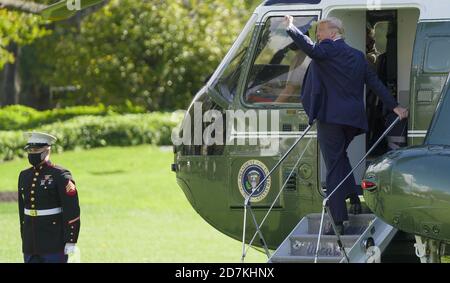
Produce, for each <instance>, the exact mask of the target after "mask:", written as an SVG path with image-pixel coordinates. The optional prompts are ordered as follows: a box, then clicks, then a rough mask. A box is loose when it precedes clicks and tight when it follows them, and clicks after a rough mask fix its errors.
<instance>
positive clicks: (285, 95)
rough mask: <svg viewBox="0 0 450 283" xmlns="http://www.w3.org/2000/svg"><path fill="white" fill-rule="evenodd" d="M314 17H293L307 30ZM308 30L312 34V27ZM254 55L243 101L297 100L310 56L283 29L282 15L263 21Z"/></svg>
mask: <svg viewBox="0 0 450 283" xmlns="http://www.w3.org/2000/svg"><path fill="white" fill-rule="evenodd" d="M316 19H317V17H316V16H301V17H294V24H295V25H296V26H297V27H301V29H302V30H305V31H306V30H307V29H308V28H309V27H311V25H312V23H313V21H315V20H316ZM308 33H309V34H310V36H312V37H313V34H312V33H314V29H313V28H309V31H308V32H307V34H308ZM313 38H314V37H313ZM255 58H256V59H255V61H254V64H253V66H252V68H251V71H250V73H249V77H248V84H247V91H246V93H245V96H244V100H245V102H247V103H250V104H254V105H257V104H271V105H273V104H287V103H296V104H299V103H300V90H301V87H302V83H303V78H304V76H305V74H306V72H307V70H308V66H309V64H310V62H311V59H310V58H309V57H308V56H306V54H305V53H304V52H302V51H301V50H299V49H298V47H297V46H296V45H295V43H294V42H293V41H292V39H291V38H290V36H289V35H288V34H287V33H286V27H285V24H284V18H283V17H272V18H269V20H268V21H267V22H266V23H265V26H264V29H263V32H262V35H261V39H260V41H259V43H258V48H257V50H256V55H255Z"/></svg>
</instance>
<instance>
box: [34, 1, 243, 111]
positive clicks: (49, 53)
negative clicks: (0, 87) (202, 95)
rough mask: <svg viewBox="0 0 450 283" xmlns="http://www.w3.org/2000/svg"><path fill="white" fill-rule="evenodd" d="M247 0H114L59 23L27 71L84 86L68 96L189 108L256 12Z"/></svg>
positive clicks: (40, 77) (44, 78)
mask: <svg viewBox="0 0 450 283" xmlns="http://www.w3.org/2000/svg"><path fill="white" fill-rule="evenodd" d="M247 5H248V3H246V1H244V0H227V1H219V0H183V1H181V0H167V1H160V0H158V1H155V0H152V1H150V0H142V1H136V0H111V1H110V2H109V3H108V4H107V5H106V6H105V7H103V8H102V9H100V10H98V11H97V12H95V13H93V14H91V15H89V16H87V17H85V18H83V20H82V21H81V23H80V24H79V25H69V24H65V25H64V24H60V25H57V26H56V28H55V30H54V33H53V34H52V35H51V36H50V37H46V38H43V39H40V40H38V41H37V42H36V43H35V44H34V45H33V48H30V49H28V51H27V52H28V61H30V60H33V61H32V62H33V64H28V67H29V68H27V71H28V72H30V74H29V75H30V76H32V77H33V79H34V80H37V81H39V82H40V83H43V84H47V85H49V86H69V85H70V86H76V87H77V89H78V91H76V93H74V95H73V97H72V98H70V101H66V102H67V103H73V104H76V103H80V102H82V103H86V104H90V103H99V102H102V103H106V104H121V103H124V102H125V101H127V100H131V101H132V102H133V103H136V104H139V105H142V106H145V107H146V108H147V109H149V110H160V109H174V108H185V107H186V104H187V103H188V101H189V100H190V99H191V98H192V96H193V95H194V94H195V92H196V91H197V90H198V89H199V88H200V87H201V86H202V84H203V83H204V80H205V78H206V77H207V76H208V75H210V74H211V73H212V71H213V70H214V69H215V68H216V67H217V65H218V63H219V61H220V60H221V58H223V56H224V54H225V52H226V51H227V50H228V49H229V48H230V46H231V44H232V42H233V41H234V39H235V38H236V36H237V35H238V33H239V32H240V30H241V29H242V27H243V24H244V23H245V22H246V20H247V19H248V18H249V16H250V13H249V11H248V8H249V7H247ZM30 54H31V55H30ZM30 68H31V69H30Z"/></svg>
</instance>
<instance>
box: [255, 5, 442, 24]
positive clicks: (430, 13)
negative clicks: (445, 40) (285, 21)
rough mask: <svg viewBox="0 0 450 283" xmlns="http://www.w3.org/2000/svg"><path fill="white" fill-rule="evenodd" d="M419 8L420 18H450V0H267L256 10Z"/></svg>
mask: <svg viewBox="0 0 450 283" xmlns="http://www.w3.org/2000/svg"><path fill="white" fill-rule="evenodd" d="M399 8H418V9H419V10H420V20H437V19H439V20H446V19H450V1H447V0H267V1H264V2H263V3H262V4H261V5H260V6H259V7H258V8H257V10H256V12H257V13H263V14H264V13H265V12H267V11H273V10H293V9H295V10H315V9H317V10H322V11H323V15H324V16H327V14H328V13H329V12H330V11H331V10H334V9H368V10H380V9H383V10H385V9H399Z"/></svg>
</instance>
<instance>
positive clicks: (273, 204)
mask: <svg viewBox="0 0 450 283" xmlns="http://www.w3.org/2000/svg"><path fill="white" fill-rule="evenodd" d="M311 141H312V139H310V140H309V141H308V143H307V144H306V146H305V149H304V150H303V152H302V153H301V154H300V157H299V158H298V159H297V162H296V163H295V165H294V167H293V168H292V170H291V172H290V173H289V175H288V177H287V178H286V181H285V182H284V184H283V186H282V187H281V190H280V191H279V192H278V195H277V196H276V197H275V200H274V201H273V202H272V205H271V206H270V208H269V210H268V211H267V213H266V215H265V216H264V218H263V219H262V220H261V223H260V224H259V227H258V228H259V229H261V227H262V226H263V224H264V222H265V221H266V219H267V217H268V216H269V214H270V212H272V209H273V207H274V206H275V203H276V202H277V200H278V199H279V198H280V196H281V193H282V192H283V191H284V188H285V187H286V185H287V183H288V182H289V179H290V178H291V176H292V174H293V173H294V171H295V169H296V168H297V166H298V165H299V164H300V161H301V160H302V158H303V155H304V154H305V152H306V150H307V149H308V147H309V145H310V144H311ZM257 234H258V232H255V234H254V235H253V237H252V239H251V241H250V243H249V244H248V247H247V250H246V252H245V254H247V252H248V249H249V248H250V246H251V245H252V243H253V241H254V240H255V238H256V235H257Z"/></svg>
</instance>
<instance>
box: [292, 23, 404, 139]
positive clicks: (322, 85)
mask: <svg viewBox="0 0 450 283" xmlns="http://www.w3.org/2000/svg"><path fill="white" fill-rule="evenodd" d="M287 33H288V34H289V35H290V36H291V37H292V39H293V40H294V42H295V43H296V44H297V46H298V47H299V48H300V49H301V50H302V51H303V52H305V53H306V54H307V55H308V56H309V57H311V59H313V60H312V62H311V65H310V66H309V70H308V72H307V75H306V76H305V78H304V81H303V88H302V93H301V99H302V103H303V107H304V109H305V111H306V113H307V114H308V117H309V122H310V124H312V122H313V121H314V120H315V119H317V120H319V121H322V122H326V123H335V124H342V125H349V126H353V127H356V128H359V129H360V131H359V134H361V133H363V132H367V131H368V123H367V117H366V109H365V105H364V84H366V85H367V87H369V88H370V89H372V91H373V92H374V93H375V94H376V95H377V96H379V97H380V99H381V100H382V101H383V103H384V105H385V106H386V107H387V108H388V109H389V110H392V109H394V108H395V107H397V106H398V103H397V101H395V99H394V97H393V96H392V95H391V94H390V92H389V90H388V89H387V88H386V87H385V86H384V85H383V83H382V82H381V81H380V80H379V79H378V77H377V75H376V73H375V72H374V71H373V70H372V68H371V67H370V66H369V64H368V62H367V60H366V56H365V55H364V53H362V52H361V51H359V50H357V49H354V48H352V47H350V46H349V45H347V43H345V41H344V40H343V39H338V40H336V41H333V40H329V39H326V40H323V41H322V42H320V43H317V44H313V43H312V42H311V40H310V39H309V38H308V37H307V36H306V35H304V34H303V33H302V32H301V31H300V30H299V29H297V28H296V27H294V26H291V27H289V28H288V29H287Z"/></svg>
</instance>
